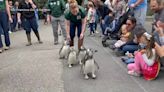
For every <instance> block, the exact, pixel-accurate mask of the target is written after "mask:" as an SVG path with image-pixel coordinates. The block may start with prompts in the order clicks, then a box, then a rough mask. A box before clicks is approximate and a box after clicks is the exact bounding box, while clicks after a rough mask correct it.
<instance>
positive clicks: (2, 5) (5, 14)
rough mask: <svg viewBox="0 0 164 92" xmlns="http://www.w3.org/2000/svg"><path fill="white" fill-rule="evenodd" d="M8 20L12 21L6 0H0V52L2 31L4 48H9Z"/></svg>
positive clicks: (0, 49)
mask: <svg viewBox="0 0 164 92" xmlns="http://www.w3.org/2000/svg"><path fill="white" fill-rule="evenodd" d="M8 21H10V22H11V23H12V18H11V14H10V8H9V3H8V0H0V53H2V52H3V43H2V39H1V34H2V32H3V33H4V37H5V44H6V48H5V50H8V49H9V48H10V38H9V33H8V31H9V25H8Z"/></svg>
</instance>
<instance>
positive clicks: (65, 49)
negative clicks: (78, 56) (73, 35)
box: [60, 46, 69, 57]
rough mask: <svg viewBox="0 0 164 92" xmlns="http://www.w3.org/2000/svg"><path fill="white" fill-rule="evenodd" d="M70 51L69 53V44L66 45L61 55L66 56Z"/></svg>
mask: <svg viewBox="0 0 164 92" xmlns="http://www.w3.org/2000/svg"><path fill="white" fill-rule="evenodd" d="M68 53H69V46H64V47H63V49H62V51H61V53H60V55H61V57H66V56H67V55H68Z"/></svg>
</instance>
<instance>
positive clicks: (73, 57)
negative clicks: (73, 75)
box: [68, 52, 77, 64]
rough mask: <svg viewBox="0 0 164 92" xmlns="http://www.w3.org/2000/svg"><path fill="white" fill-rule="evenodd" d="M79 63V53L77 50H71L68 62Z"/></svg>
mask: <svg viewBox="0 0 164 92" xmlns="http://www.w3.org/2000/svg"><path fill="white" fill-rule="evenodd" d="M76 63H77V55H76V52H70V54H69V58H68V64H76Z"/></svg>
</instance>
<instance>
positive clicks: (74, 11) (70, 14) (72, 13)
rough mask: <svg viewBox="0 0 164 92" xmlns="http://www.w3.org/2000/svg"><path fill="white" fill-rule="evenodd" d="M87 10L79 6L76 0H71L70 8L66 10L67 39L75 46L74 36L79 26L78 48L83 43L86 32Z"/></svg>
mask: <svg viewBox="0 0 164 92" xmlns="http://www.w3.org/2000/svg"><path fill="white" fill-rule="evenodd" d="M85 16H86V11H85V10H84V8H83V7H81V6H78V4H77V2H76V0H71V1H70V9H69V10H68V11H66V12H65V18H66V29H67V30H66V32H67V39H68V40H70V46H74V37H75V33H76V28H77V35H78V49H80V47H81V46H82V45H83V39H84V32H85V28H86V17H85Z"/></svg>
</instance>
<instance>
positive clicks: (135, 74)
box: [128, 71, 140, 77]
mask: <svg viewBox="0 0 164 92" xmlns="http://www.w3.org/2000/svg"><path fill="white" fill-rule="evenodd" d="M128 74H129V75H132V76H137V77H139V76H140V74H139V73H137V72H135V71H128Z"/></svg>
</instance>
